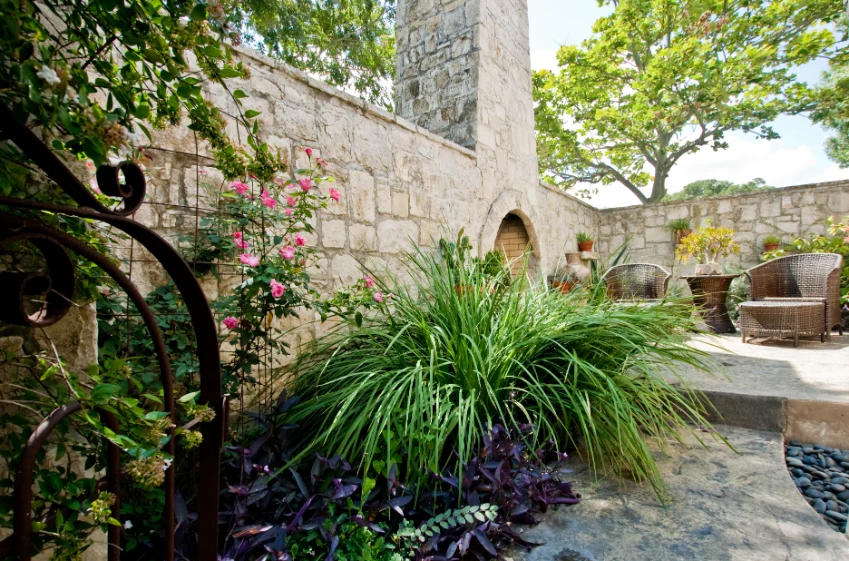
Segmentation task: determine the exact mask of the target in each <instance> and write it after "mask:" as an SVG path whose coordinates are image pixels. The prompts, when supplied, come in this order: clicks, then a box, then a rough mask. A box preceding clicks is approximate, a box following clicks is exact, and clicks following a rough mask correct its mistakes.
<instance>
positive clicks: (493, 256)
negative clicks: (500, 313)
mask: <svg viewBox="0 0 849 561" xmlns="http://www.w3.org/2000/svg"><path fill="white" fill-rule="evenodd" d="M464 231H465V228H464V229H461V230H460V233H459V234H458V235H457V240H456V241H453V242H450V241H448V240H446V239H445V238H440V240H439V252H440V254H441V255H442V259H443V260H444V261H445V265H446V267H447V269H448V272H449V274H450V275H451V277H452V278H453V279H454V291H455V292H456V293H457V294H465V293H466V292H468V291H469V290H472V285H474V284H476V283H475V280H476V279H481V280H485V281H487V283H486V284H487V285H488V286H489V291H490V292H492V291H494V290H495V289H496V288H498V287H503V286H506V285H508V284H510V268H509V266H508V263H507V257H506V256H505V255H504V253H502V252H501V251H497V250H491V251H488V252H487V253H486V255H485V256H484V257H483V258H480V257H473V256H472V255H471V251H472V244H471V243H469V237H468V236H466V235H464ZM481 288H482V286H478V287H477V289H481Z"/></svg>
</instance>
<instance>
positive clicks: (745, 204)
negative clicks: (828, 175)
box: [599, 181, 849, 275]
mask: <svg viewBox="0 0 849 561" xmlns="http://www.w3.org/2000/svg"><path fill="white" fill-rule="evenodd" d="M846 214H849V181H831V182H827V183H814V184H809V185H799V186H795V187H783V188H777V189H768V190H764V191H757V192H754V193H750V194H745V195H737V196H729V197H712V198H707V199H698V200H693V201H681V202H674V203H665V204H659V205H653V206H633V207H626V208H616V209H605V210H601V211H599V236H600V238H599V251H600V252H601V254H602V257H603V258H604V257H607V256H609V255H610V254H611V253H612V252H613V251H615V250H616V248H617V247H619V246H620V245H621V244H622V243H623V242H624V241H625V239H626V238H627V237H628V236H632V238H631V242H630V245H629V248H630V253H631V256H632V261H633V262H645V263H655V264H658V265H664V266H666V267H668V268H673V267H674V268H675V274H676V275H677V274H679V273H681V274H685V273H689V272H691V271H692V270H693V266H694V264H693V262H692V261H691V262H690V263H688V264H681V263H680V262H678V261H677V260H676V259H675V240H674V235H673V233H672V232H670V231H669V230H668V229H666V228H665V227H664V226H665V225H667V224H669V223H670V222H671V221H672V220H676V219H679V218H688V219H690V224H691V226H692V227H693V228H695V227H698V226H699V225H701V224H703V223H704V221H705V220H706V219H711V222H712V224H713V225H714V226H722V227H727V228H733V229H734V230H735V231H736V233H735V235H734V239H735V240H736V241H737V242H739V243H740V245H741V252H740V255H735V256H731V257H729V258H728V259H727V263H728V264H729V265H731V266H737V267H743V268H745V267H750V266H753V265H756V264H757V263H758V262H759V261H758V257H759V255H760V253H761V252H762V251H763V239H764V238H765V237H767V236H769V235H776V236H779V237H781V239H782V241H783V242H788V241H790V240H791V239H792V238H793V237H798V236H804V235H807V234H808V233H811V232H816V233H824V232H825V221H826V218H828V217H829V216H832V215H833V216H835V217H839V216H844V215H846Z"/></svg>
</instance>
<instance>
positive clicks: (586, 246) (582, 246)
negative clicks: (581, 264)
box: [578, 240, 595, 251]
mask: <svg viewBox="0 0 849 561" xmlns="http://www.w3.org/2000/svg"><path fill="white" fill-rule="evenodd" d="M593 243H595V242H593V240H587V241H585V242H578V251H592V250H593Z"/></svg>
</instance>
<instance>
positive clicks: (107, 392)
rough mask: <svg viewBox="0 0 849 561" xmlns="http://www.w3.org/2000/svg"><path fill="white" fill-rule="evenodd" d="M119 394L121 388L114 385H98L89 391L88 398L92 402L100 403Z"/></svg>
mask: <svg viewBox="0 0 849 561" xmlns="http://www.w3.org/2000/svg"><path fill="white" fill-rule="evenodd" d="M120 394H121V388H120V387H119V386H117V385H115V384H98V385H96V386H94V388H93V389H92V390H91V394H90V395H89V397H90V399H91V400H92V401H95V402H102V401H106V400H107V399H109V398H111V397H117V396H118V395H120Z"/></svg>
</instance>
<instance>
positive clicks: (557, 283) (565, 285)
mask: <svg viewBox="0 0 849 561" xmlns="http://www.w3.org/2000/svg"><path fill="white" fill-rule="evenodd" d="M572 286H574V284H573V283H571V282H569V281H564V280H552V281H551V288H553V289H554V290H559V291H560V292H561V293H562V294H569V292H570V291H571V290H572Z"/></svg>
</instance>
